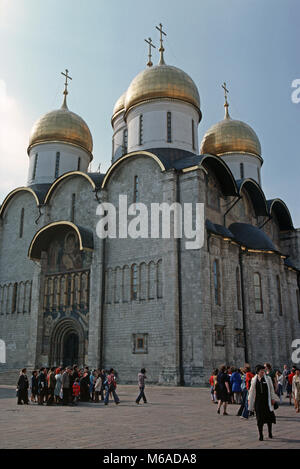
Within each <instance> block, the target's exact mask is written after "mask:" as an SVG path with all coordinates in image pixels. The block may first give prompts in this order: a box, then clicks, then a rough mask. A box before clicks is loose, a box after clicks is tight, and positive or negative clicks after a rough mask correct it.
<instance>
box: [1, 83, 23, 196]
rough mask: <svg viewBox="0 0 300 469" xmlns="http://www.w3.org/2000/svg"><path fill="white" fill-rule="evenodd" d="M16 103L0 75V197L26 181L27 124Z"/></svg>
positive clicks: (19, 106)
mask: <svg viewBox="0 0 300 469" xmlns="http://www.w3.org/2000/svg"><path fill="white" fill-rule="evenodd" d="M25 120H26V119H25V113H24V112H23V110H22V107H21V105H20V103H18V102H17V101H16V99H14V98H13V97H11V96H9V95H8V94H7V86H6V83H5V81H4V80H1V79H0V174H1V178H0V200H1V202H2V200H3V198H4V197H5V196H6V195H7V193H8V192H10V191H11V190H13V189H14V188H16V187H18V186H24V185H26V180H27V170H28V156H27V153H26V148H27V145H28V137H29V135H28V128H27V126H26V124H25Z"/></svg>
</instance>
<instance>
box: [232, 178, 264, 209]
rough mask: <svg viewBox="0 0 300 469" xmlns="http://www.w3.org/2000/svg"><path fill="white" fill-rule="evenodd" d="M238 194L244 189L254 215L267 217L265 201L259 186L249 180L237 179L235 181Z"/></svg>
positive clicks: (252, 180)
mask: <svg viewBox="0 0 300 469" xmlns="http://www.w3.org/2000/svg"><path fill="white" fill-rule="evenodd" d="M236 185H237V187H238V191H239V194H240V195H241V192H242V190H243V189H245V190H246V191H247V193H248V195H249V197H250V199H251V202H252V204H253V208H254V211H255V214H256V215H259V216H266V215H268V208H267V201H266V198H265V194H264V193H263V190H262V189H261V187H260V185H259V184H258V183H257V182H256V181H255V180H254V179H251V178H244V179H238V180H237V181H236Z"/></svg>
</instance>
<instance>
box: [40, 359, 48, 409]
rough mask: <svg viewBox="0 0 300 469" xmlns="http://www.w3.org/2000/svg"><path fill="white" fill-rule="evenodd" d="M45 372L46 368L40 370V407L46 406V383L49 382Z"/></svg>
mask: <svg viewBox="0 0 300 469" xmlns="http://www.w3.org/2000/svg"><path fill="white" fill-rule="evenodd" d="M45 370H46V368H45V367H42V368H40V372H39V376H38V405H43V404H44V398H45V389H46V381H47V380H46V374H45Z"/></svg>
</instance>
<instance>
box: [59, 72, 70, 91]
mask: <svg viewBox="0 0 300 469" xmlns="http://www.w3.org/2000/svg"><path fill="white" fill-rule="evenodd" d="M60 73H61V74H62V75H64V76H65V77H66V81H65V91H64V95H67V94H68V80H72V77H70V75H69V70H67V69H66V73H64V72H60Z"/></svg>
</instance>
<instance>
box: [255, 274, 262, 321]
mask: <svg viewBox="0 0 300 469" xmlns="http://www.w3.org/2000/svg"><path fill="white" fill-rule="evenodd" d="M253 282H254V300H255V312H256V313H262V312H263V305H262V294H261V278H260V275H259V273H257V272H255V274H254V276H253Z"/></svg>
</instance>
